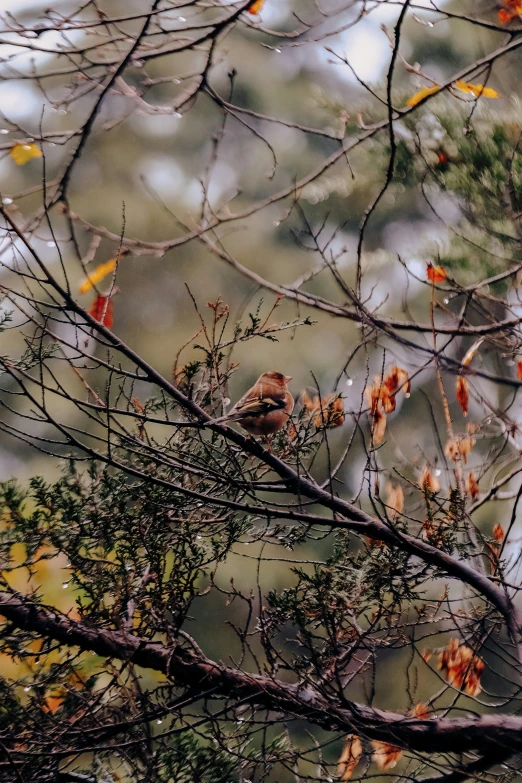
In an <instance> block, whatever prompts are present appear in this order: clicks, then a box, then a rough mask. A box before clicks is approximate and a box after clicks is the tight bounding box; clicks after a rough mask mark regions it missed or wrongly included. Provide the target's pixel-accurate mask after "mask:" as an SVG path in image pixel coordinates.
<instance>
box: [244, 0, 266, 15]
mask: <svg viewBox="0 0 522 783" xmlns="http://www.w3.org/2000/svg"><path fill="white" fill-rule="evenodd" d="M264 4H265V0H254V2H253V3H252V5H250V6H249V7H248V8H247V11H248V13H249V14H252V16H255V14H258V13H259V12H260V11H261V9H262V8H263V6H264Z"/></svg>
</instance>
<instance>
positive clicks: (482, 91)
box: [455, 81, 500, 98]
mask: <svg viewBox="0 0 522 783" xmlns="http://www.w3.org/2000/svg"><path fill="white" fill-rule="evenodd" d="M455 87H457V89H459V90H460V91H461V92H466V93H470V92H471V93H472V94H473V95H475V96H476V97H477V98H480V97H481V96H482V97H484V98H500V93H499V92H497V91H496V90H493V89H492V88H491V87H484V85H483V84H470V83H469V82H460V81H459V82H455Z"/></svg>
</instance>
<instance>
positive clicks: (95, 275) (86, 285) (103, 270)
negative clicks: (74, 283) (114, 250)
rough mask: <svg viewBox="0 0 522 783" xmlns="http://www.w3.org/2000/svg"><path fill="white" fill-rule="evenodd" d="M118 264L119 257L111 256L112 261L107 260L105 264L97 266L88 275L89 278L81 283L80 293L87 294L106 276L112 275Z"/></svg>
mask: <svg viewBox="0 0 522 783" xmlns="http://www.w3.org/2000/svg"><path fill="white" fill-rule="evenodd" d="M117 266H118V259H117V258H111V259H110V261H105V262H104V263H103V264H100V265H99V266H97V267H96V269H94V270H93V271H92V272H91V273H90V274H88V275H87V279H86V280H84V281H83V283H82V284H81V285H80V293H81V294H86V293H87V292H88V291H90V290H91V288H93V287H94V286H95V285H96V284H97V283H100V282H101V281H102V280H103V278H104V277H107V275H110V274H111V272H114V270H115V269H116V267H117Z"/></svg>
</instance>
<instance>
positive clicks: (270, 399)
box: [210, 371, 295, 438]
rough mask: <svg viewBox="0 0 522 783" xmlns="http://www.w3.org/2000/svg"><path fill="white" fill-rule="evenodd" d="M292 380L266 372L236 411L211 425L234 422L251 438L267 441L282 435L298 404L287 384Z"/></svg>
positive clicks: (235, 406)
mask: <svg viewBox="0 0 522 783" xmlns="http://www.w3.org/2000/svg"><path fill="white" fill-rule="evenodd" d="M291 380H292V376H290V375H283V373H282V372H275V371H270V372H264V373H262V375H260V376H259V378H258V379H257V381H256V382H255V384H254V385H253V386H252V388H251V389H249V390H248V391H247V393H246V394H244V395H243V396H242V397H241V399H240V400H238V401H237V402H236V404H235V405H234V406H233V408H231V409H230V411H229V412H228V413H227V414H226V415H225V416H221V418H219V419H213V420H212V421H211V422H210V423H211V424H225V423H226V422H229V421H230V422H232V421H235V422H237V423H238V424H239V426H240V427H242V428H243V429H244V430H246V431H247V432H248V434H249V435H255V436H262V437H264V438H267V437H268V436H269V435H275V433H276V432H279V430H281V429H282V428H283V427H284V426H285V424H286V423H287V421H288V419H289V418H290V416H291V415H292V411H293V410H294V405H295V401H294V398H293V397H292V395H291V393H290V392H289V391H288V386H287V384H288V383H289V382H290V381H291Z"/></svg>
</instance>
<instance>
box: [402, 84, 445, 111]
mask: <svg viewBox="0 0 522 783" xmlns="http://www.w3.org/2000/svg"><path fill="white" fill-rule="evenodd" d="M439 90H440V86H439V85H438V84H434V85H433V87H423V88H422V90H419V92H416V93H415V95H412V96H411V98H408V100H407V101H406V106H416V105H417V104H418V103H420V102H421V101H422V100H424V98H427V97H428V95H434V94H435V93H436V92H438V91H439Z"/></svg>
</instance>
